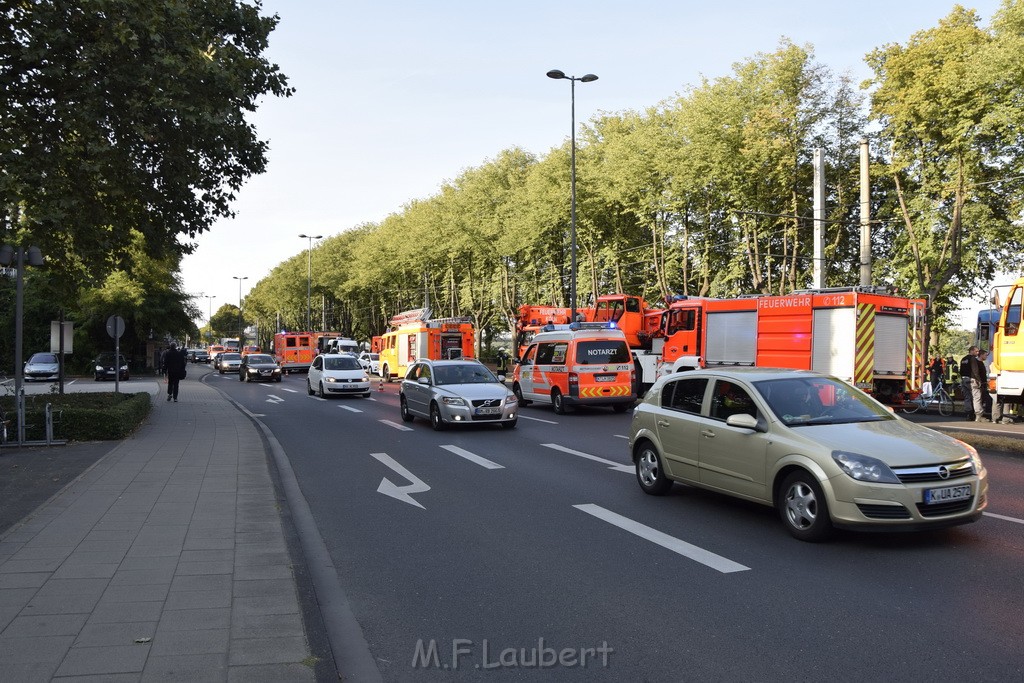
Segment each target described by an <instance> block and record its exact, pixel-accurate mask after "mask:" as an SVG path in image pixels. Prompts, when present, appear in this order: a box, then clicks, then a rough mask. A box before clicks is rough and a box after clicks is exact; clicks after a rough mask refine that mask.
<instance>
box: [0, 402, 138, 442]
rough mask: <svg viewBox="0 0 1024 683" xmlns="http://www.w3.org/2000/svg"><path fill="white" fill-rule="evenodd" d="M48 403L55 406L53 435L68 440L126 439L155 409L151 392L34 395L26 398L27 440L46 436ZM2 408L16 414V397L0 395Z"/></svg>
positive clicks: (6, 411) (5, 411) (8, 413)
mask: <svg viewBox="0 0 1024 683" xmlns="http://www.w3.org/2000/svg"><path fill="white" fill-rule="evenodd" d="M47 404H50V405H51V406H52V411H53V422H54V438H56V439H65V440H68V441H112V440H117V439H124V438H125V437H127V436H129V435H130V434H131V433H132V432H134V431H135V430H136V429H137V428H138V427H139V425H141V424H142V422H143V420H145V419H146V416H148V415H149V411H150V409H151V408H152V400H151V398H150V395H149V394H148V393H145V392H140V393H134V394H118V393H74V394H63V395H60V394H33V395H30V396H27V397H26V401H25V424H26V428H25V438H26V439H28V440H42V439H44V438H45V437H46V405H47ZM0 407H2V408H3V412H4V414H5V415H8V416H10V415H13V414H14V412H15V411H14V399H13V397H10V396H5V397H2V398H0ZM9 429H10V428H9Z"/></svg>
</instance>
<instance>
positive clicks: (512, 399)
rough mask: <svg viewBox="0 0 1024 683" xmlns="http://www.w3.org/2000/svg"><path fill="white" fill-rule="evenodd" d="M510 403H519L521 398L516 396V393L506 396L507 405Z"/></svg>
mask: <svg viewBox="0 0 1024 683" xmlns="http://www.w3.org/2000/svg"><path fill="white" fill-rule="evenodd" d="M509 403H519V399H518V398H516V395H515V394H509V395H508V396H506V397H505V405H508V404H509Z"/></svg>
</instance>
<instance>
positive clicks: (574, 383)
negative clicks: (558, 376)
mask: <svg viewBox="0 0 1024 683" xmlns="http://www.w3.org/2000/svg"><path fill="white" fill-rule="evenodd" d="M579 385H580V376H579V375H577V374H576V373H575V372H570V373H569V386H570V387H579Z"/></svg>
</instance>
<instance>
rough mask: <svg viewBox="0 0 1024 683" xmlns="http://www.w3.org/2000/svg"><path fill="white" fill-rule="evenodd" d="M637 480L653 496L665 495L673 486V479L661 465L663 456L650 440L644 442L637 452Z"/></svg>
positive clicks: (645, 491)
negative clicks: (666, 474)
mask: <svg viewBox="0 0 1024 683" xmlns="http://www.w3.org/2000/svg"><path fill="white" fill-rule="evenodd" d="M636 480H637V482H639V484H640V488H641V489H643V491H644V493H649V494H650V495H652V496H663V495H665V494H666V493H668V491H669V489H671V488H672V480H671V479H669V478H668V477H666V476H665V469H664V468H663V467H662V466H661V456H659V455H658V451H656V450H655V449H654V446H652V445H651V444H650V443H649V442H644V444H643V445H642V446H641V447H640V452H639V453H637V458H636Z"/></svg>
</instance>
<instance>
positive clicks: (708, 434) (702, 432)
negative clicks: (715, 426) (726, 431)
mask: <svg viewBox="0 0 1024 683" xmlns="http://www.w3.org/2000/svg"><path fill="white" fill-rule="evenodd" d="M700 435H701V436H706V437H708V438H709V439H713V438H715V433H714V432H713V431H712V430H710V429H702V430H700Z"/></svg>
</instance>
